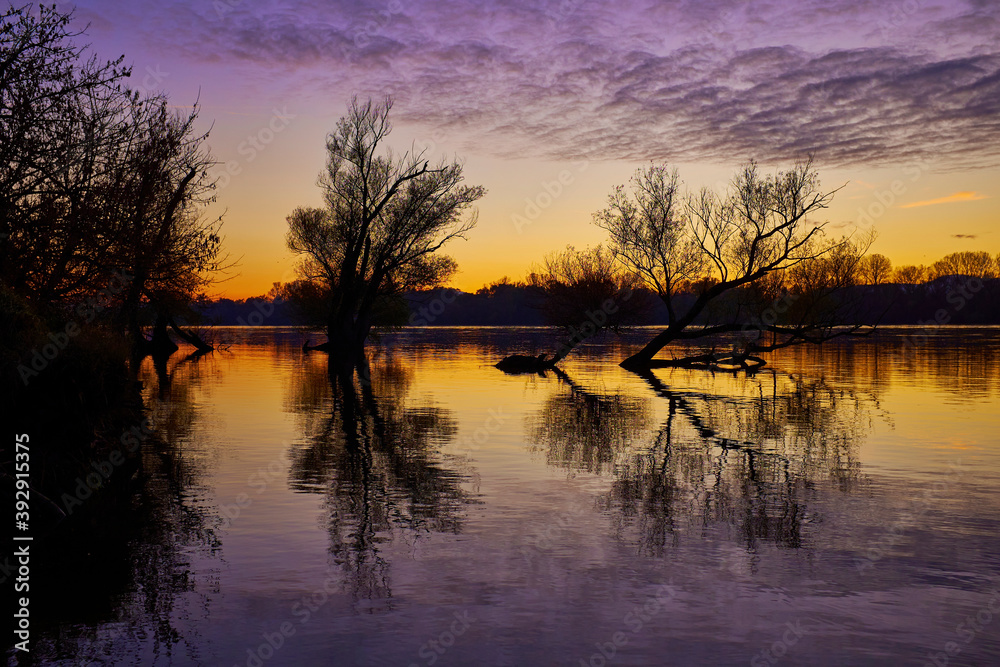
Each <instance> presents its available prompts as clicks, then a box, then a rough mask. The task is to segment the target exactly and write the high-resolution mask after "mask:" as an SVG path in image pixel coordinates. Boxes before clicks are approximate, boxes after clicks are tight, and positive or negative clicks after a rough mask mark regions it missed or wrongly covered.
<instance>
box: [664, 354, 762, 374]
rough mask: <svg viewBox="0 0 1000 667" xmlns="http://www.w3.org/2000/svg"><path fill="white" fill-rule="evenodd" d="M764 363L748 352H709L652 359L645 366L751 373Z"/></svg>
mask: <svg viewBox="0 0 1000 667" xmlns="http://www.w3.org/2000/svg"><path fill="white" fill-rule="evenodd" d="M765 365H767V361H765V360H764V359H761V358H760V357H755V356H753V355H750V354H742V353H729V354H726V353H723V354H717V353H714V352H710V353H708V354H698V355H694V356H690V357H682V358H680V359H653V360H652V361H650V362H649V364H648V365H646V366H645V368H647V369H649V368H691V369H696V370H709V371H719V372H734V371H746V372H747V373H753V372H754V371H756V370H758V369H760V368H762V367H763V366H765Z"/></svg>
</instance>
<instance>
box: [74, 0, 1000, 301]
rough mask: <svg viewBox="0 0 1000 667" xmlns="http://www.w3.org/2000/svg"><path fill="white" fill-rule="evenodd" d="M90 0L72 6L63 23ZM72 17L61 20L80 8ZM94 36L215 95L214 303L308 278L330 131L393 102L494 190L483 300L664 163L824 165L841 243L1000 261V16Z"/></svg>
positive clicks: (107, 12) (453, 247)
mask: <svg viewBox="0 0 1000 667" xmlns="http://www.w3.org/2000/svg"><path fill="white" fill-rule="evenodd" d="M70 6H72V5H70ZM70 6H60V8H61V9H67V8H69V7H70ZM75 7H76V10H75V14H74V17H75V22H76V24H77V27H80V28H82V27H85V26H89V27H87V33H86V38H85V40H86V41H87V42H89V43H90V44H91V50H92V52H93V53H96V54H97V55H98V56H99V57H100V58H102V59H111V58H116V57H117V56H119V55H122V54H124V55H125V60H126V62H128V63H131V64H132V66H133V73H132V81H131V84H132V86H133V87H135V88H139V89H145V90H148V91H150V92H160V91H162V92H166V93H167V94H168V95H169V96H170V99H171V101H172V103H174V104H176V105H177V106H178V107H179V108H181V109H183V108H185V107H190V105H191V104H193V103H194V102H195V101H196V100H197V101H198V103H199V104H200V107H201V115H200V122H201V127H202V128H203V129H208V128H211V133H210V135H209V140H208V144H209V146H210V147H211V150H212V153H213V155H214V156H215V158H216V160H218V162H219V164H218V166H217V171H216V174H217V175H218V177H219V181H218V196H217V202H216V203H215V204H213V205H212V209H211V211H210V212H209V213H210V214H223V213H224V221H225V222H224V227H223V234H224V236H225V239H226V248H227V250H228V251H229V253H230V254H231V256H232V257H233V258H234V259H238V260H239V266H238V268H237V269H235V270H234V272H233V275H232V276H231V277H230V278H229V279H228V280H227V281H226V282H224V283H220V284H219V285H217V286H216V287H215V291H214V294H216V295H225V296H229V297H231V298H244V297H248V296H253V295H258V294H263V293H265V292H266V291H267V290H268V289H269V288H270V286H271V284H272V283H274V282H276V281H287V280H291V279H294V277H295V273H294V266H295V262H296V259H295V257H293V256H292V255H291V253H289V252H288V251H287V249H286V248H285V243H284V237H285V231H286V229H287V223H286V216H287V215H288V214H289V213H291V211H292V210H293V209H294V208H296V207H298V206H319V205H321V203H322V199H321V195H320V191H319V189H318V188H317V186H316V179H317V175H318V174H319V172H320V170H321V169H322V168H323V165H324V161H325V143H324V142H325V137H326V135H327V133H329V132H330V131H331V130H332V129H333V128H334V126H335V124H336V122H337V119H338V118H339V117H340V116H342V115H343V114H344V113H345V111H346V108H347V105H348V103H349V102H350V99H351V97H352V95H359V96H361V97H362V98H365V97H367V96H373V97H376V98H382V97H383V96H385V95H391V96H392V98H393V100H394V107H393V110H392V116H391V117H392V119H393V122H394V130H393V133H392V135H391V142H392V145H393V146H394V148H395V149H396V150H399V151H405V150H410V149H416V150H425V151H426V152H427V156H428V157H429V158H431V159H432V160H435V159H449V160H450V159H456V158H457V159H459V160H460V161H461V162H462V163H463V164H464V173H465V176H466V181H467V182H468V183H469V184H474V185H475V184H481V185H483V186H485V187H486V189H487V195H486V196H485V197H484V198H483V199H481V200H480V201H479V202H478V205H477V209H478V225H477V227H476V228H475V229H473V230H472V231H471V232H470V233H469V234H468V238H467V240H461V239H459V240H456V241H455V242H454V243H452V244H450V245H448V246H446V252H447V253H448V254H450V255H451V256H453V257H454V258H455V259H456V260H457V261H458V264H459V273H458V274H457V275H456V276H455V278H454V279H453V280H452V285H453V286H455V287H458V288H459V289H464V290H475V289H477V288H478V287H481V286H482V285H484V284H486V283H489V282H492V281H493V280H496V279H498V278H500V277H501V276H504V275H507V276H509V277H511V278H512V279H520V278H523V277H524V275H525V274H526V272H527V271H528V269H529V267H530V265H531V264H533V263H536V262H539V261H541V260H542V259H543V257H544V256H545V255H546V254H548V253H550V252H553V251H557V250H561V249H562V248H564V247H566V246H567V245H573V246H575V247H577V248H583V247H586V246H588V245H595V244H597V243H601V242H602V241H604V240H605V237H606V235H605V232H604V231H603V230H601V229H600V228H598V227H596V226H595V225H594V224H593V213H594V212H596V211H598V210H600V209H601V208H603V207H604V205H605V201H606V199H607V196H608V194H609V193H610V192H611V191H612V189H613V188H614V186H616V185H618V184H624V183H627V182H628V179H629V178H630V176H631V175H632V174H633V173H634V172H635V170H636V169H637V168H639V167H642V166H644V165H648V164H649V163H650V162H657V163H659V162H666V163H668V164H670V165H672V166H676V167H677V168H678V169H679V171H680V175H681V178H682V180H683V181H684V184H685V186H686V187H688V188H690V189H692V190H697V189H700V188H701V187H703V186H707V187H712V188H716V189H717V190H720V191H722V190H724V189H725V187H726V186H727V184H728V182H729V179H730V178H731V177H732V175H733V174H734V173H735V171H736V169H737V168H738V167H739V166H740V165H741V164H742V163H744V162H745V161H747V160H749V159H755V160H757V161H758V162H759V163H760V164H761V166H762V167H764V168H765V169H767V170H769V171H772V170H776V169H779V168H788V167H790V166H792V165H793V164H794V163H795V161H797V160H801V159H803V158H805V157H806V156H808V155H812V156H813V158H814V160H815V166H816V168H817V170H818V172H819V176H820V179H821V181H822V186H823V188H824V189H829V190H832V189H835V188H841V189H840V190H839V191H838V192H837V194H836V196H835V198H834V200H833V203H832V205H831V206H830V208H829V209H828V210H826V211H823V212H822V214H823V218H821V219H825V220H828V221H829V222H830V227H829V229H830V230H831V231H833V232H834V233H836V234H850V233H858V232H863V231H866V230H868V229H869V228H871V227H874V228H875V229H876V231H877V233H878V240H877V241H876V244H875V246H874V247H873V248H872V251H873V252H880V253H882V254H885V255H887V256H888V257H890V259H892V260H893V262H894V264H896V265H901V264H911V263H931V262H933V261H935V260H936V259H939V258H940V257H942V256H943V255H944V254H947V253H949V252H956V251H961V250H987V251H989V252H990V253H991V254H996V253H998V252H1000V233H998V231H1000V186H998V184H1000V3H997V2H996V1H995V0H969V1H952V2H931V1H930V0H902V1H896V0H888V1H884V0H871V1H867V0H823V1H822V2H816V1H813V0H785V1H784V2H777V1H771V2H756V1H752V0H750V1H748V0H739V1H730V0H718V1H712V0H702V1H698V0H680V1H677V2H631V3H620V2H619V3H612V2H597V1H596V0H591V1H588V0H551V1H535V2H528V1H527V0H512V1H510V2H487V3H477V2H466V1H459V0H434V1H433V2H420V1H415V0H407V1H405V2H404V1H403V0H374V1H369V0H361V1H352V2H320V1H319V0H305V1H299V0H263V1H259V2H258V1H250V0H200V1H199V2H193V1H190V0H173V1H169V0H158V1H157V2H148V1H146V0H130V1H128V2H126V1H124V0H102V1H97V0H87V1H84V2H79V3H77V4H76V5H75Z"/></svg>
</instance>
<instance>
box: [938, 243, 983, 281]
mask: <svg viewBox="0 0 1000 667" xmlns="http://www.w3.org/2000/svg"><path fill="white" fill-rule="evenodd" d="M931 276H932V278H942V277H944V276H969V277H972V278H982V279H985V278H995V277H996V276H997V264H996V262H994V260H993V258H992V257H991V256H990V254H989V253H988V252H985V251H979V252H976V251H971V250H967V251H964V252H953V253H951V254H950V255H945V256H944V257H943V258H941V259H939V260H938V261H936V262H934V265H933V266H932V267H931Z"/></svg>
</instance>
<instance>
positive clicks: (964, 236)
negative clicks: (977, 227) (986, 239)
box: [951, 234, 979, 239]
mask: <svg viewBox="0 0 1000 667" xmlns="http://www.w3.org/2000/svg"><path fill="white" fill-rule="evenodd" d="M951 237H952V238H953V239H976V238H979V235H978V234H952V235H951Z"/></svg>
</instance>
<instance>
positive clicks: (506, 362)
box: [496, 354, 556, 375]
mask: <svg viewBox="0 0 1000 667" xmlns="http://www.w3.org/2000/svg"><path fill="white" fill-rule="evenodd" d="M555 364H556V358H555V357H553V358H551V359H549V355H547V354H539V355H538V356H536V357H532V356H528V355H525V354H512V355H510V356H507V357H504V358H503V359H501V360H500V362H499V363H497V364H496V367H497V368H499V369H500V370H502V371H503V372H504V373H510V374H512V375H516V374H518V373H541V372H543V371H546V370H551V369H552V368H555Z"/></svg>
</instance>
